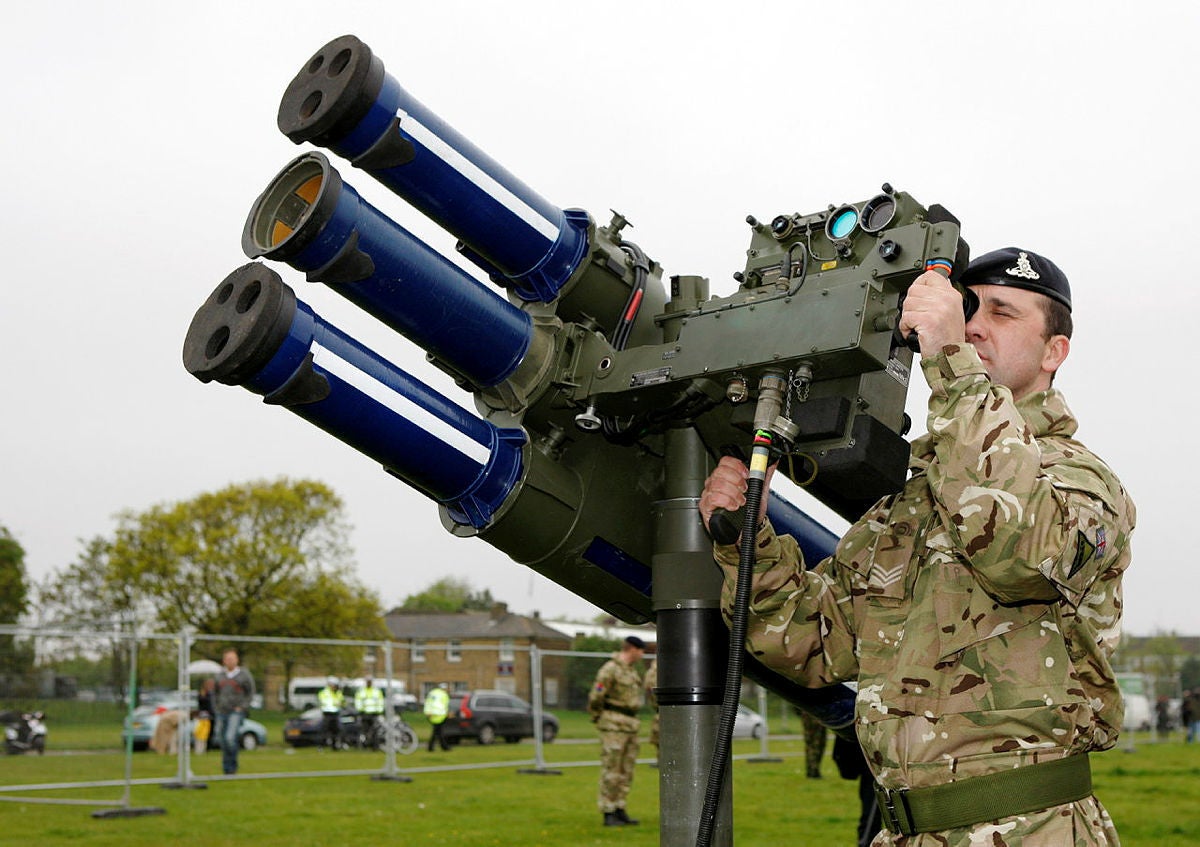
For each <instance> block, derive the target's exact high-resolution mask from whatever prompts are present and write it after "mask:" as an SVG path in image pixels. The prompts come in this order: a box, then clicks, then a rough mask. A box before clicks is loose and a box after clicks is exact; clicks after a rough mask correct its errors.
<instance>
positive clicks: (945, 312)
mask: <svg viewBox="0 0 1200 847" xmlns="http://www.w3.org/2000/svg"><path fill="white" fill-rule="evenodd" d="M911 332H915V333H916V334H917V337H918V338H919V339H920V341H921V351H922V353H923V354H924V355H926V356H936V355H937V354H938V352H939V351H940V350H941V349H942V348H943V347H945V346H946V345H947V344H962V343H963V342H964V341H965V340H966V337H967V331H966V319H965V318H964V316H963V297H962V295H961V294H960V293H959V292H958V290H957V289H956V288H955V287H954V286H953V285H951V284H950V280H948V279H946V277H944V276H942V274H940V273H938V272H937V271H926V272H925V273H923V274H921V275H920V276H919V277H917V278H916V280H915V281H914V282H913V284H912V285H911V286H910V287H909V289H908V293H907V294H906V295H905V297H904V311H903V312H901V314H900V333H901V335H902V336H903V337H905V338H907V337H908V335H909V333H911Z"/></svg>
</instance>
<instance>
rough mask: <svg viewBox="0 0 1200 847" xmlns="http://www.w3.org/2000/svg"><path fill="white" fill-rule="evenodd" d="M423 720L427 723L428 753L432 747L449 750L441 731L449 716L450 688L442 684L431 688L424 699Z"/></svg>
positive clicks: (431, 750)
mask: <svg viewBox="0 0 1200 847" xmlns="http://www.w3.org/2000/svg"><path fill="white" fill-rule="evenodd" d="M423 711H424V712H425V719H426V720H428V721H429V726H430V729H431V731H430V733H429V752H430V753H432V752H433V745H434V744H437V745H439V746H440V747H441V748H442V749H443V750H449V749H450V744H449V742H447V741H446V736H445V735H443V734H442V730H443V728H444V726H445V723H446V718H448V717H449V716H450V686H449V685H448V684H446V683H444V682H443V683H442V684H440V685H437V686H435V687H434V688H433V690H432V691H430V692H429V694H428V695H427V696H426V697H425V706H424V709H423Z"/></svg>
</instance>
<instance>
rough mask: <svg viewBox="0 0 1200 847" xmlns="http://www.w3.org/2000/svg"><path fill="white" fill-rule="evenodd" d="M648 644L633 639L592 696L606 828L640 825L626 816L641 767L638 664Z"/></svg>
mask: <svg viewBox="0 0 1200 847" xmlns="http://www.w3.org/2000/svg"><path fill="white" fill-rule="evenodd" d="M645 650H646V642H644V641H642V639H640V638H638V637H637V636H636V635H631V636H629V637H628V638H626V639H625V641H624V642H623V643H622V644H621V652H619V653H618V654H617V655H616V656H615V657H613V658H612V659H609V660H608V661H607V662H605V663H604V666H603V667H601V668H600V672H599V673H597V674H596V683H595V684H594V685H593V686H592V690H591V692H590V693H589V694H588V712H590V713H591V715H592V722H593V723H595V724H596V728H597V729H599V730H600V798H599V806H600V811H601V812H603V813H604V825H605V826H633V825H635V824H637V823H638V822H637V821H636V820H634V819H633V818H631V817H629V815H628V814H627V813H626V812H625V798H626V797H628V796H629V786H630V785H631V784H632V783H633V767H634V765H635V764H636V763H637V754H638V730H639V729H641V726H642V722H641V720H640V719H639V718H638V710H639V709H641V707H642V678H641V677H640V676H639V675H638V672H637V669H636V668H635V667H634V664H635V663H636V662H638V661H640V660H641V658H642V654H643V653H644V652H645Z"/></svg>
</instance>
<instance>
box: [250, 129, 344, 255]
mask: <svg viewBox="0 0 1200 847" xmlns="http://www.w3.org/2000/svg"><path fill="white" fill-rule="evenodd" d="M342 185H343V183H342V175H341V174H339V173H338V172H337V168H335V167H334V166H333V165H331V164H330V163H329V159H328V158H326V157H325V155H324V154H322V153H318V152H316V151H313V152H310V153H305V154H304V155H303V156H297V157H296V158H295V159H293V160H292V161H290V162H288V163H287V165H285V166H284V168H283V170H281V171H280V172H279V173H278V174H276V175H275V178H274V179H272V180H271V182H270V183H268V184H267V187H266V189H265V190H264V191H263V193H262V194H260V195H258V199H256V200H255V201H254V205H253V206H251V207H250V214H249V215H247V216H246V225H245V227H243V228H242V252H243V253H245V254H246V255H247V256H248V257H249V258H251V259H257V258H260V257H266V258H268V259H277V260H279V261H281V262H287V261H290V260H291V259H292V258H294V257H295V256H297V255H299V254H300V253H301V251H303V250H304V248H305V247H307V246H308V245H309V244H311V243H312V241H313V239H314V238H316V237H317V235H318V234H319V233H320V232H321V230H322V229H324V228H325V224H327V223H329V220H330V218H332V217H333V213H334V210H335V209H336V208H337V202H338V197H339V196H341V193H342Z"/></svg>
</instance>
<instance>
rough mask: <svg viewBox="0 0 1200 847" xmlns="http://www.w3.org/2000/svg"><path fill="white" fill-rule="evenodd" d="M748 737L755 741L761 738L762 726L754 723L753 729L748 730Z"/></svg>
mask: <svg viewBox="0 0 1200 847" xmlns="http://www.w3.org/2000/svg"><path fill="white" fill-rule="evenodd" d="M750 737H751V738H753V739H754V740H755V741H757V740H758V739H760V738H762V724H760V723H756V724H755V725H754V727H753V728H752V729H751V730H750Z"/></svg>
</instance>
